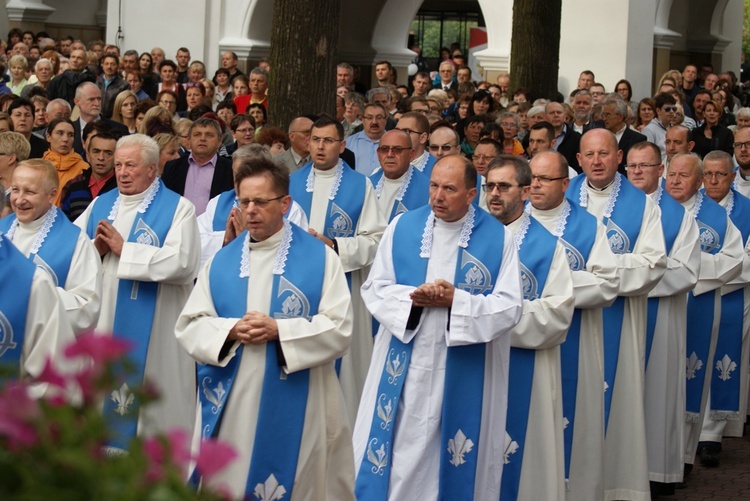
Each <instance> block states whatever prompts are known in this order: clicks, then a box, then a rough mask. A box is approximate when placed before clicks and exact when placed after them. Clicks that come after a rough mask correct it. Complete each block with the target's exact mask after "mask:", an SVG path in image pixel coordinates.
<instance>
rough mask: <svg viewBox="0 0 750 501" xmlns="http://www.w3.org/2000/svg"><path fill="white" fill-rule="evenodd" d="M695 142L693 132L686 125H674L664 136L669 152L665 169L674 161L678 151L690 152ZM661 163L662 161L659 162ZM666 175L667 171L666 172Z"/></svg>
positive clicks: (665, 146)
mask: <svg viewBox="0 0 750 501" xmlns="http://www.w3.org/2000/svg"><path fill="white" fill-rule="evenodd" d="M694 146H695V142H694V141H693V133H692V132H691V131H690V129H688V128H687V127H685V126H684V125H673V126H672V127H670V128H669V130H668V131H667V135H666V136H665V137H664V149H665V150H666V153H667V162H666V164H665V169H666V167H667V166H669V162H671V161H672V158H674V156H675V155H677V154H678V153H690V152H691V151H693V147H694ZM659 163H661V162H659ZM664 175H666V171H665V172H664Z"/></svg>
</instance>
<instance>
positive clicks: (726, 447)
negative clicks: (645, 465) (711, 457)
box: [658, 425, 750, 501]
mask: <svg viewBox="0 0 750 501" xmlns="http://www.w3.org/2000/svg"><path fill="white" fill-rule="evenodd" d="M749 432H750V426H748V425H745V436H744V437H742V438H725V439H724V440H723V442H722V452H721V456H720V458H721V464H720V465H719V467H718V468H704V467H702V466H701V465H700V460H699V459H698V458H696V464H695V467H694V468H693V472H692V473H691V474H690V476H689V477H688V488H687V489H684V490H677V491H676V492H675V495H674V496H660V497H659V498H658V499H659V500H660V501H661V500H665V501H669V500H674V501H683V500H684V501H706V500H722V501H724V500H735V499H737V500H750V433H749Z"/></svg>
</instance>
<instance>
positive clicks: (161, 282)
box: [76, 134, 200, 449]
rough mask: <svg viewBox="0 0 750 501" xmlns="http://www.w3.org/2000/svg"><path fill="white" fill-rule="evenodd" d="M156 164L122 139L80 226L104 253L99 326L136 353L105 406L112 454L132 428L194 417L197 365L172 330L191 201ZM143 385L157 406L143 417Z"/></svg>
mask: <svg viewBox="0 0 750 501" xmlns="http://www.w3.org/2000/svg"><path fill="white" fill-rule="evenodd" d="M158 163H159V146H158V145H157V144H156V142H155V141H154V140H153V139H151V138H149V137H147V136H144V135H142V134H133V135H130V136H126V137H123V138H122V139H120V140H119V141H118V142H117V149H116V150H115V176H116V177H117V190H112V191H110V192H107V193H105V194H103V195H101V196H99V197H97V198H96V200H94V202H93V203H92V204H91V205H89V206H88V208H87V209H86V211H85V212H84V213H83V214H82V215H81V217H79V218H78V219H77V220H76V225H78V226H79V227H80V228H82V229H84V230H85V231H86V233H87V234H88V236H89V238H91V239H92V240H93V241H94V245H95V246H96V248H97V250H98V251H99V254H100V255H101V256H102V273H103V278H102V309H101V314H100V315H99V322H98V324H97V329H98V330H100V331H101V332H111V333H112V335H113V336H116V337H118V338H123V339H126V340H128V341H129V342H130V343H131V344H132V346H133V348H132V351H131V353H130V357H129V359H130V361H131V362H132V366H133V367H134V371H133V372H132V373H131V374H130V375H129V376H128V377H124V378H123V379H124V381H123V380H122V379H120V380H118V381H117V382H116V383H115V385H116V387H114V388H112V390H113V391H112V398H111V399H107V400H106V401H105V404H104V416H105V418H106V419H107V420H108V421H109V422H111V423H113V424H115V425H116V431H115V433H114V436H113V438H112V440H111V442H110V443H109V446H110V447H112V448H114V449H126V448H127V444H128V442H129V440H130V439H131V438H132V437H133V436H134V435H135V434H136V431H137V433H138V434H139V435H143V434H147V435H148V434H153V433H159V432H164V431H166V430H170V429H174V428H179V429H182V430H186V431H189V430H192V429H193V421H194V417H195V395H196V388H195V364H194V363H193V361H192V360H191V359H190V357H189V356H188V354H187V353H186V352H185V351H184V350H182V349H181V348H180V347H179V345H178V344H177V340H176V339H175V337H174V336H173V335H171V333H172V332H173V330H174V325H175V322H176V321H177V317H178V316H179V314H180V311H181V310H182V307H183V306H184V305H185V302H186V301H187V298H188V295H189V294H190V291H191V290H192V288H193V281H194V280H195V277H196V276H197V275H198V265H199V263H200V239H199V238H198V227H197V224H196V222H195V208H194V207H193V204H191V203H190V202H189V201H188V200H187V199H185V198H182V197H180V196H179V195H177V194H176V193H174V192H173V191H171V190H169V189H167V187H166V186H164V183H163V182H162V181H161V180H160V179H159V178H157V176H156V169H157V166H158ZM144 380H147V381H149V382H150V383H152V384H154V385H155V386H156V389H157V390H158V392H159V395H161V399H160V400H159V402H158V403H157V404H155V405H151V406H149V407H148V408H147V409H144V410H143V411H142V412H141V410H140V405H139V404H140V403H139V400H138V398H133V393H131V391H132V390H131V388H135V387H138V386H140V385H142V384H143V382H144ZM115 414H117V416H115Z"/></svg>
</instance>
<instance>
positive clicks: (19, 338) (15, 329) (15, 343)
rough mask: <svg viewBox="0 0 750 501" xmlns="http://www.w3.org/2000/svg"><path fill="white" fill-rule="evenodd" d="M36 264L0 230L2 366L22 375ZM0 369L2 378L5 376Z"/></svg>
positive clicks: (0, 379) (0, 343)
mask: <svg viewBox="0 0 750 501" xmlns="http://www.w3.org/2000/svg"><path fill="white" fill-rule="evenodd" d="M35 270H36V266H34V264H33V263H32V262H31V261H30V260H28V259H26V256H24V255H23V254H21V252H20V251H19V250H18V249H16V247H15V246H14V245H13V244H12V243H11V241H10V240H8V239H6V238H5V237H4V236H3V234H2V233H0V367H2V368H3V369H6V370H8V371H9V372H10V373H12V374H16V375H19V374H20V366H21V354H22V353H23V343H24V334H25V331H26V315H27V312H28V307H29V297H30V295H31V281H32V279H33V278H34V271H35ZM2 376H3V373H1V372H0V381H3V380H4V379H5V378H4V377H2Z"/></svg>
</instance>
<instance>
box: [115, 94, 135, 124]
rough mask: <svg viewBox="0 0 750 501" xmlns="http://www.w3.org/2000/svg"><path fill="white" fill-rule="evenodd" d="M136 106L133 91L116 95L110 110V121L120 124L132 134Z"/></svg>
mask: <svg viewBox="0 0 750 501" xmlns="http://www.w3.org/2000/svg"><path fill="white" fill-rule="evenodd" d="M137 105H138V96H136V95H135V93H134V92H133V91H129V90H126V91H123V92H120V93H119V94H117V97H116V98H115V105H114V107H113V109H112V120H114V121H115V122H120V123H121V124H123V125H125V126H126V127H127V128H128V131H129V132H130V133H131V134H133V133H134V132H135V131H136V126H135V107H136V106H137Z"/></svg>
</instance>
